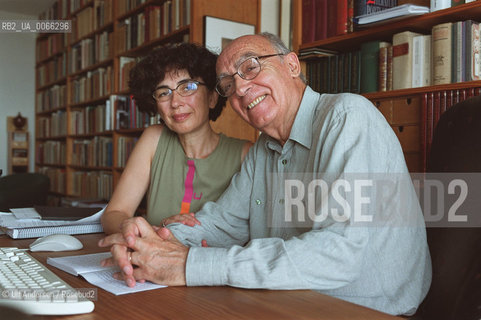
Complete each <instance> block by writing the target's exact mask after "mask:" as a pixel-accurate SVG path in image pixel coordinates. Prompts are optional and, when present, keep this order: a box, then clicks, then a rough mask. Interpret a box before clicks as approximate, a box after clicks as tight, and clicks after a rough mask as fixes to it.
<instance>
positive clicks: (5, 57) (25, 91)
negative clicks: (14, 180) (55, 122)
mask: <svg viewBox="0 0 481 320" xmlns="http://www.w3.org/2000/svg"><path fill="white" fill-rule="evenodd" d="M5 19H14V20H15V19H18V20H23V19H26V20H35V19H36V17H33V16H20V15H14V14H12V13H7V12H2V11H0V20H5ZM35 39H36V34H34V33H0V169H3V175H5V174H6V173H7V170H8V168H7V165H8V162H7V117H14V116H16V115H17V114H18V113H19V112H21V113H22V116H24V117H26V118H27V119H28V130H29V134H30V164H29V171H33V170H34V148H35Z"/></svg>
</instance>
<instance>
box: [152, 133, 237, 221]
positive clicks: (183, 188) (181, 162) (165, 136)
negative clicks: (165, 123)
mask: <svg viewBox="0 0 481 320" xmlns="http://www.w3.org/2000/svg"><path fill="white" fill-rule="evenodd" d="M245 143H246V141H245V140H240V139H235V138H230V137H227V136H225V135H223V134H220V139H219V143H218V145H217V147H216V148H215V149H214V151H213V152H212V153H211V154H210V155H209V156H208V157H207V158H204V159H191V158H188V157H187V156H186V155H185V153H184V149H183V148H182V145H181V144H180V141H179V138H178V136H177V134H176V133H175V132H172V131H171V130H169V129H168V128H167V127H164V128H163V130H162V134H161V135H160V138H159V142H158V144H157V149H156V151H155V154H154V158H153V159H152V165H151V168H150V185H149V190H148V192H147V220H148V221H149V222H150V223H151V224H153V225H159V224H160V223H161V221H162V219H165V218H167V217H170V216H172V215H175V214H178V213H189V212H197V211H198V210H200V209H201V208H202V205H203V204H204V203H205V202H207V201H215V200H217V198H219V196H220V195H221V194H222V193H223V192H224V190H225V189H226V188H227V187H228V186H229V183H230V180H231V178H232V176H233V175H234V173H236V172H237V171H239V170H240V166H241V155H242V148H243V147H244V144H245Z"/></svg>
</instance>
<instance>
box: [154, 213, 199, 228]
mask: <svg viewBox="0 0 481 320" xmlns="http://www.w3.org/2000/svg"><path fill="white" fill-rule="evenodd" d="M171 223H182V224H184V225H186V226H189V227H195V226H196V225H199V226H200V221H199V220H197V219H196V218H195V213H192V212H191V213H187V214H185V213H181V214H176V215H174V216H171V217H168V218H167V219H164V220H163V224H165V225H169V224H171Z"/></svg>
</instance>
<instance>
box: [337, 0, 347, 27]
mask: <svg viewBox="0 0 481 320" xmlns="http://www.w3.org/2000/svg"><path fill="white" fill-rule="evenodd" d="M336 2H337V16H336V22H337V32H336V34H338V35H340V34H346V33H347V32H348V23H347V16H348V0H337V1H336Z"/></svg>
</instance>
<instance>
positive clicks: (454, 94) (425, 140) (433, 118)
mask: <svg viewBox="0 0 481 320" xmlns="http://www.w3.org/2000/svg"><path fill="white" fill-rule="evenodd" d="M480 94H481V88H469V89H456V90H445V91H437V92H426V93H424V94H423V100H422V101H423V105H422V121H421V124H422V126H421V150H422V152H423V154H422V162H423V163H422V165H423V171H426V164H427V161H428V155H429V150H430V149H431V142H432V139H433V134H434V129H435V128H436V125H437V123H438V121H439V118H440V116H441V115H442V114H443V113H444V112H445V111H446V110H447V109H449V108H450V107H451V106H453V105H455V104H456V103H458V102H461V101H464V100H466V99H467V98H470V97H473V96H479V95H480Z"/></svg>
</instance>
